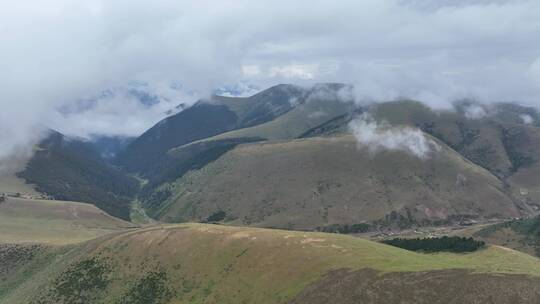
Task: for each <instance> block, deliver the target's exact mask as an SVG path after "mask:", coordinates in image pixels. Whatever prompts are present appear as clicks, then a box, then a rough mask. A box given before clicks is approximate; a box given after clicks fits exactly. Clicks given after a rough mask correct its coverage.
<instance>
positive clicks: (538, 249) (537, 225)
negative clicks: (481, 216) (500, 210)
mask: <svg viewBox="0 0 540 304" xmlns="http://www.w3.org/2000/svg"><path fill="white" fill-rule="evenodd" d="M474 236H475V237H479V238H482V239H485V240H486V241H488V242H490V243H492V244H499V245H503V246H506V247H510V248H513V249H516V250H520V251H523V252H527V253H529V254H533V255H536V256H540V217H535V218H530V219H521V220H513V221H509V222H505V223H500V224H495V225H491V226H488V227H486V228H483V229H481V230H479V231H477V232H476V233H475V234H474Z"/></svg>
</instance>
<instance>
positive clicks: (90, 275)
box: [0, 224, 540, 304]
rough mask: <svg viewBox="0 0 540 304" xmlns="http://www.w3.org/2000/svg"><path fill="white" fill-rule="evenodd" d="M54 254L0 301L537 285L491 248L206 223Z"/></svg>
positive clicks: (252, 298)
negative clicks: (357, 281) (410, 278)
mask: <svg viewBox="0 0 540 304" xmlns="http://www.w3.org/2000/svg"><path fill="white" fill-rule="evenodd" d="M57 250H59V251H60V252H61V254H58V255H57V256H56V257H55V258H53V259H52V260H51V261H52V262H51V263H49V264H48V265H46V266H42V267H41V268H40V269H39V271H36V272H35V274H34V275H33V276H31V277H27V278H21V277H20V276H18V275H13V276H11V277H10V280H8V281H7V282H5V283H4V284H9V283H10V282H11V281H16V282H18V283H17V284H16V285H17V286H18V287H17V288H12V289H11V290H10V291H9V292H6V293H5V294H3V295H2V294H0V303H42V304H43V303H70V302H69V301H71V303H128V304H129V303H287V302H289V301H292V299H294V298H295V297H296V296H297V295H299V294H300V293H301V292H302V291H303V290H305V289H306V287H308V286H310V285H311V284H314V283H316V282H318V281H319V280H321V279H322V278H323V277H324V276H325V275H326V274H328V273H329V272H331V271H338V270H340V269H349V270H350V271H355V270H361V269H371V270H372V271H375V272H376V273H379V274H381V275H382V274H390V273H409V272H415V273H416V272H418V273H421V274H422V273H424V274H425V273H434V274H436V273H437V271H442V272H441V275H440V276H439V278H438V280H439V281H441V280H442V282H445V281H444V280H445V278H446V277H447V276H448V274H446V272H444V271H447V270H448V271H454V270H460V271H461V272H459V273H458V275H459V276H460V277H463V278H467V277H469V276H476V277H475V278H479V279H482V278H484V277H485V278H493V277H505V278H509V280H511V281H512V282H519V283H523V284H525V285H524V286H530V284H532V283H531V282H536V280H540V261H539V260H538V259H537V258H535V257H532V256H529V255H527V254H524V253H520V252H517V251H513V250H510V249H507V248H503V247H498V246H489V247H488V248H486V249H483V250H479V251H477V252H474V253H470V254H451V253H440V254H420V253H414V252H410V251H406V250H403V249H399V248H395V247H391V246H387V245H384V244H380V243H376V242H373V241H369V240H365V239H359V238H355V237H351V236H343V235H337V234H325V233H309V232H308V233H306V232H292V231H284V230H269V229H259V228H239V227H228V226H219V225H207V224H180V225H167V226H155V227H149V228H144V229H137V230H134V231H130V232H123V233H115V234H110V235H107V236H104V237H101V238H98V239H96V240H93V241H89V242H86V243H84V244H80V245H76V246H70V247H64V248H63V249H62V250H60V249H57ZM23 268H24V267H23ZM23 268H20V269H23ZM17 273H24V271H22V270H19V272H17ZM454 276H455V273H454ZM452 280H455V277H454V278H453V279H452ZM538 282H540V281H538ZM448 283H451V282H450V281H448ZM13 284H14V283H12V285H13ZM527 284H528V285H527ZM533 286H535V285H533ZM419 288H421V286H419ZM494 288H505V287H504V286H494ZM503 290H504V289H503ZM510 291H512V290H510ZM514 292H516V291H514ZM538 292H540V291H538ZM148 296H151V297H152V298H151V299H149V298H147V297H148ZM538 296H540V294H538ZM306 297H307V296H306ZM37 299H39V301H38V300H37ZM66 299H68V300H69V301H66ZM536 299H538V298H536ZM299 301H300V300H299ZM518 302H519V301H518ZM298 303H300V302H298ZM532 303H534V302H532Z"/></svg>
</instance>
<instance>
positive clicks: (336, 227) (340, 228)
mask: <svg viewBox="0 0 540 304" xmlns="http://www.w3.org/2000/svg"><path fill="white" fill-rule="evenodd" d="M370 228H371V226H370V225H369V224H366V223H359V224H351V225H348V224H344V225H342V224H333V225H328V226H324V227H317V231H321V232H328V233H343V234H349V233H363V232H368V231H369V230H370Z"/></svg>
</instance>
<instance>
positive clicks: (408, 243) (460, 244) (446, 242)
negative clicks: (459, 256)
mask: <svg viewBox="0 0 540 304" xmlns="http://www.w3.org/2000/svg"><path fill="white" fill-rule="evenodd" d="M382 242H383V243H385V244H388V245H392V246H396V247H399V248H403V249H407V250H411V251H422V252H439V251H448V252H456V253H460V252H473V251H476V250H478V249H480V248H482V247H484V246H485V245H486V243H484V242H483V241H477V240H475V239H473V238H471V237H469V238H466V237H458V236H452V237H448V236H443V237H440V238H423V239H422V238H415V239H402V238H395V239H391V240H384V241H382Z"/></svg>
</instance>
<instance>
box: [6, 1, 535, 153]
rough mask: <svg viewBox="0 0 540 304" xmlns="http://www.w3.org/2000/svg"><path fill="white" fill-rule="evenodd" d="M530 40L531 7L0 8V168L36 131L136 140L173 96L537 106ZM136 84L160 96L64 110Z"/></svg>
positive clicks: (114, 4) (182, 4)
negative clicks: (350, 88) (230, 93)
mask: <svg viewBox="0 0 540 304" xmlns="http://www.w3.org/2000/svg"><path fill="white" fill-rule="evenodd" d="M536 37H540V2H539V1H536V0H519V1H509V0H470V1H450V0H440V1H435V0H365V1H355V0H338V1H322V0H315V1H310V2H309V3H308V2H306V1H284V0H272V1H270V0H260V1H250V0H234V1H227V2H226V3H224V2H223V1H217V0H214V1H212V0H208V1H188V0H177V1H172V0H156V1H142V0H130V1H128V0H81V1H71V0H49V1H46V2H40V1H35V0H3V1H2V9H1V10H0V40H1V41H2V47H1V48H0V70H1V71H2V73H0V84H1V86H2V92H1V94H2V95H1V96H0V111H1V112H0V136H1V137H0V159H1V158H2V157H5V156H6V155H10V154H13V153H15V151H17V150H18V149H19V148H18V147H20V146H26V145H28V144H29V143H31V142H34V141H35V134H38V133H39V132H38V131H39V130H41V129H43V128H45V127H54V128H56V129H59V130H61V131H63V132H71V133H73V134H71V135H75V136H87V135H89V134H95V133H100V134H101V135H120V134H124V135H137V134H138V133H140V132H142V130H144V129H145V128H148V127H150V126H151V125H152V124H153V123H155V121H157V120H159V119H160V118H162V117H163V116H165V115H166V114H165V113H166V112H167V111H168V110H167V109H169V108H171V107H174V105H175V104H176V103H182V102H186V103H190V102H193V100H191V99H190V96H193V95H192V94H184V95H183V96H180V95H178V96H175V97H173V98H170V97H167V96H168V94H169V93H170V92H169V91H170V87H171V85H172V84H181V85H182V87H183V91H184V92H196V94H195V95H197V96H201V97H204V96H205V95H207V94H210V92H213V91H214V90H215V89H217V88H220V87H223V86H224V85H234V84H236V83H240V82H244V83H248V84H250V86H251V85H254V86H255V87H259V88H265V87H268V86H270V85H274V84H277V83H296V84H300V85H304V84H312V83H316V82H344V83H351V84H354V88H355V92H354V95H355V97H356V98H357V100H360V101H362V102H372V101H381V100H392V99H396V98H400V97H408V98H413V99H417V100H421V101H423V102H425V103H426V104H428V105H430V106H432V107H434V108H449V107H451V102H452V101H454V100H456V99H463V98H473V99H476V100H479V101H482V102H492V101H519V102H521V103H523V104H528V105H535V106H538V105H539V104H540V53H539V52H538V50H539V49H540V40H539V39H536ZM134 81H135V82H139V83H146V84H148V87H149V90H150V91H151V92H153V93H155V95H157V96H161V97H166V98H160V99H159V102H158V104H153V105H151V106H141V105H138V104H137V103H135V102H134V100H133V99H132V97H131V96H129V95H125V94H117V95H115V96H114V98H105V99H100V102H99V103H98V104H96V105H95V106H94V107H89V108H87V109H84V110H83V111H81V112H80V113H76V112H71V113H68V114H66V112H63V111H62V109H65V108H66V107H68V108H69V107H72V106H73V104H77V103H79V102H80V100H85V99H88V98H92V97H95V96H96V95H99V94H100V93H101V92H105V91H107V90H110V89H115V88H128V87H129V84H130V83H132V82H134ZM238 95H242V93H241V92H240V93H239V94H238ZM162 113H163V114H162Z"/></svg>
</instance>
